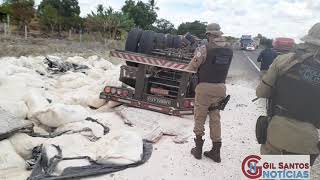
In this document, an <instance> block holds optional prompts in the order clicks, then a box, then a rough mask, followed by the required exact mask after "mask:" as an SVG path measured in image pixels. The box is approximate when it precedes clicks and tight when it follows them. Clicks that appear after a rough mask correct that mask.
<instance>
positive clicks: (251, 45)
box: [246, 43, 256, 51]
mask: <svg viewBox="0 0 320 180" xmlns="http://www.w3.org/2000/svg"><path fill="white" fill-rule="evenodd" d="M246 50H248V51H254V50H256V47H255V45H254V44H253V43H252V44H250V45H248V46H247V47H246Z"/></svg>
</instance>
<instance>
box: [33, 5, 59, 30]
mask: <svg viewBox="0 0 320 180" xmlns="http://www.w3.org/2000/svg"><path fill="white" fill-rule="evenodd" d="M38 14H39V17H40V23H41V24H42V25H43V26H44V27H45V28H46V29H50V30H51V32H53V31H54V29H55V27H56V25H57V24H58V22H59V15H58V10H57V9H55V8H54V7H52V6H51V5H50V4H47V5H45V6H44V7H43V8H41V10H39V11H38Z"/></svg>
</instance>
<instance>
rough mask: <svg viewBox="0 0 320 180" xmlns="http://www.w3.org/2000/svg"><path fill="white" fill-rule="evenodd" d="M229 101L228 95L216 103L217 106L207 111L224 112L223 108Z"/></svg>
mask: <svg viewBox="0 0 320 180" xmlns="http://www.w3.org/2000/svg"><path fill="white" fill-rule="evenodd" d="M229 100H230V95H228V96H227V97H225V98H224V99H222V100H221V101H220V102H218V105H215V106H210V107H209V108H208V110H209V111H214V110H217V109H218V110H222V111H223V110H224V108H225V107H226V105H227V104H228V102H229Z"/></svg>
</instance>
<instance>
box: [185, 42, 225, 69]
mask: <svg viewBox="0 0 320 180" xmlns="http://www.w3.org/2000/svg"><path fill="white" fill-rule="evenodd" d="M208 45H209V46H216V47H228V46H229V44H228V43H227V42H226V39H225V38H224V37H219V38H216V39H215V41H214V42H213V43H209V44H208ZM206 59H207V47H206V45H202V46H200V47H198V48H196V50H195V51H194V56H193V58H192V59H191V61H190V63H189V65H188V66H187V70H190V71H195V72H197V71H198V69H199V67H200V65H201V64H203V63H204V62H205V61H206Z"/></svg>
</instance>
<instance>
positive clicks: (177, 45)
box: [173, 36, 182, 49]
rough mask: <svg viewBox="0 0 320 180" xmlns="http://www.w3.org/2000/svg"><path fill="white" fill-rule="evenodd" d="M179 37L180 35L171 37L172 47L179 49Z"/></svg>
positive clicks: (180, 41)
mask: <svg viewBox="0 0 320 180" xmlns="http://www.w3.org/2000/svg"><path fill="white" fill-rule="evenodd" d="M181 43H182V40H181V37H180V36H174V37H173V48H176V49H179V48H181Z"/></svg>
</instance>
